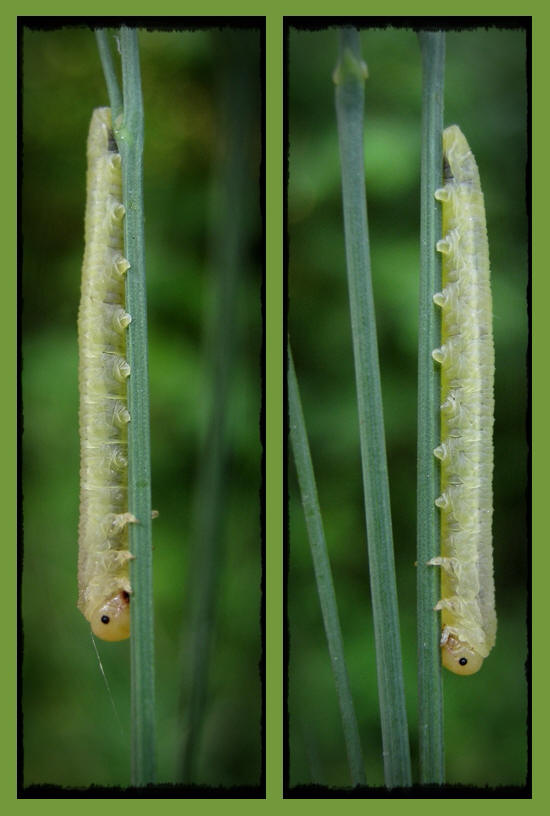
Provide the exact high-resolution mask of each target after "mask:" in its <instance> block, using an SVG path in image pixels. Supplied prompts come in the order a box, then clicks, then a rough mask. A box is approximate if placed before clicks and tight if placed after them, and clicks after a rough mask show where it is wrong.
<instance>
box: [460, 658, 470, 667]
mask: <svg viewBox="0 0 550 816" xmlns="http://www.w3.org/2000/svg"><path fill="white" fill-rule="evenodd" d="M458 662H459V663H460V665H461V666H466V664H467V663H468V658H467V657H461V658H460V660H459V661H458Z"/></svg>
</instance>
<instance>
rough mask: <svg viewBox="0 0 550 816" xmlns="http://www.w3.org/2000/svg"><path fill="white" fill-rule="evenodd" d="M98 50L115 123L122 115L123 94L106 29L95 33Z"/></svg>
mask: <svg viewBox="0 0 550 816" xmlns="http://www.w3.org/2000/svg"><path fill="white" fill-rule="evenodd" d="M95 37H96V42H97V48H98V51H99V56H100V59H101V65H102V68H103V76H104V77H105V84H106V85H107V92H108V94H109V104H110V106H111V118H112V121H113V122H115V121H116V120H117V119H118V117H119V116H120V114H121V113H122V94H121V92H120V85H119V84H118V79H117V75H116V70H115V64H114V61H113V54H112V51H111V48H110V45H109V35H108V34H107V32H106V31H105V29H104V28H100V29H98V30H97V31H96V33H95Z"/></svg>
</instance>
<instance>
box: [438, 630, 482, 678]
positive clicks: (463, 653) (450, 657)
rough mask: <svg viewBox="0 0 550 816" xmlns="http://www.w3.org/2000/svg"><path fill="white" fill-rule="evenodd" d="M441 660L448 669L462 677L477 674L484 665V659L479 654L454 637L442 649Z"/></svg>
mask: <svg viewBox="0 0 550 816" xmlns="http://www.w3.org/2000/svg"><path fill="white" fill-rule="evenodd" d="M441 660H442V663H443V665H444V666H445V668H446V669H448V670H449V671H452V672H453V673H454V674H462V675H466V674H475V673H476V672H478V671H479V670H480V668H481V666H482V664H483V657H482V656H481V655H480V654H479V652H476V651H475V650H474V649H472V647H471V646H468V644H467V643H463V642H462V641H460V640H458V638H456V637H454V636H453V635H450V636H449V637H448V638H447V640H446V641H445V643H444V644H443V645H442V647H441Z"/></svg>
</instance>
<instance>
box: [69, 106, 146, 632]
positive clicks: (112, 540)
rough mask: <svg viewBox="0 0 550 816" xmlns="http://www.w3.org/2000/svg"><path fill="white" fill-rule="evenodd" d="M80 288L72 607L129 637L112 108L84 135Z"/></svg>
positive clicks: (120, 259) (122, 264)
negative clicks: (77, 484) (75, 549)
mask: <svg viewBox="0 0 550 816" xmlns="http://www.w3.org/2000/svg"><path fill="white" fill-rule="evenodd" d="M87 157H88V172H87V197H86V219H85V238H86V246H85V251H84V262H83V266H82V286H81V300H80V309H79V313H78V343H79V388H80V414H79V419H80V521H79V530H78V540H79V554H78V586H79V597H78V608H79V609H80V611H81V612H82V614H83V615H84V617H85V618H86V619H87V620H88V621H90V624H91V627H92V631H93V633H94V634H95V635H97V636H98V637H101V638H103V639H104V640H123V639H124V638H127V637H129V634H130V595H131V591H132V590H131V586H130V580H129V570H128V562H129V560H130V559H131V558H132V555H131V554H130V552H129V550H128V523H130V522H133V521H135V520H136V519H135V518H134V517H133V516H132V515H131V514H130V513H129V512H128V460H127V449H128V444H127V425H128V422H129V421H130V414H129V412H128V407H127V394H126V391H127V389H126V378H127V377H128V376H129V374H130V366H129V365H128V363H127V361H126V359H125V353H126V328H127V326H128V324H129V323H130V320H131V317H130V315H129V314H128V313H127V312H126V311H125V308H124V304H125V275H126V272H127V270H128V269H129V266H130V265H129V263H128V261H127V260H126V258H124V256H123V254H122V250H123V230H122V224H123V218H124V206H123V205H122V201H121V196H122V178H121V160H120V155H119V153H118V150H117V147H116V143H115V140H114V137H113V133H112V125H111V111H110V109H109V108H97V109H96V110H94V112H93V115H92V120H91V123H90V130H89V134H88V147H87Z"/></svg>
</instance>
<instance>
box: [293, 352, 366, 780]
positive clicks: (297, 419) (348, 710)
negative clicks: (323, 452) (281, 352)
mask: <svg viewBox="0 0 550 816" xmlns="http://www.w3.org/2000/svg"><path fill="white" fill-rule="evenodd" d="M288 406H289V417H290V441H291V445H292V452H293V454H294V462H295V464H296V472H297V474H298V482H299V485H300V494H301V497H302V506H303V509H304V515H305V519H306V525H307V531H308V537H309V544H310V548H311V557H312V559H313V568H314V571H315V580H316V582H317V591H318V593H319V600H320V603H321V612H322V615H323V623H324V626H325V632H326V636H327V643H328V650H329V655H330V662H331V666H332V672H333V675H334V683H335V685H336V692H337V694H338V703H339V705H340V716H341V718H342V727H343V730H344V739H345V743H346V751H347V755H348V764H349V769H350V775H351V780H352V783H353V785H366V783H367V779H366V776H365V764H364V761H363V754H362V751H361V742H360V739H359V726H358V725H357V719H356V716H355V708H354V705H353V698H352V696H351V688H350V684H349V679H348V672H347V669H346V661H345V656H344V643H343V640H342V632H341V629H340V619H339V617H338V606H337V604H336V594H335V592H334V584H333V582H332V571H331V568H330V560H329V555H328V550H327V545H326V541H325V533H324V529H323V520H322V517H321V508H320V507H319V499H318V497H317V486H316V483H315V474H314V472H313V463H312V461H311V454H310V450H309V443H308V439H307V432H306V425H305V421H304V415H303V411H302V403H301V400H300V392H299V389H298V381H297V379H296V372H295V370H294V362H293V360H292V353H291V350H290V345H289V347H288Z"/></svg>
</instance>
